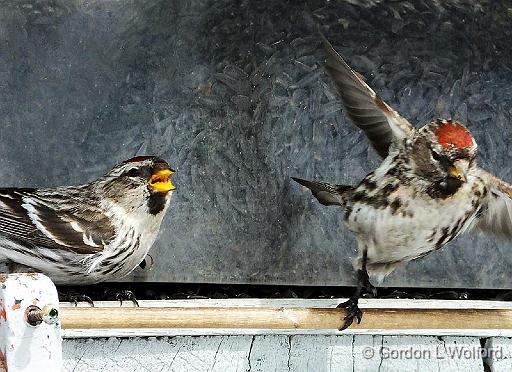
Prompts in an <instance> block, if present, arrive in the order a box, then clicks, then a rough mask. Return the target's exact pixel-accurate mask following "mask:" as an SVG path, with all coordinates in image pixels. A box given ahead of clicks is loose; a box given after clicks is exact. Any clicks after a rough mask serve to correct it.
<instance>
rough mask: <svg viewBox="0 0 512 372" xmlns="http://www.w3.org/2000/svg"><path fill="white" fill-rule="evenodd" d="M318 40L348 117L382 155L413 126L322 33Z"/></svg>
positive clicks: (412, 129) (410, 130)
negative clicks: (359, 74)
mask: <svg viewBox="0 0 512 372" xmlns="http://www.w3.org/2000/svg"><path fill="white" fill-rule="evenodd" d="M322 39H323V42H324V49H325V53H326V69H327V71H328V72H329V74H330V75H331V77H332V78H333V80H334V82H335V83H336V87H337V89H338V92H339V94H340V95H341V99H342V100H343V104H344V106H345V110H346V112H347V114H348V116H349V117H350V118H351V119H352V121H353V122H354V124H355V125H356V126H358V127H359V128H361V129H362V130H363V131H364V132H365V134H366V136H367V137H368V139H369V140H370V142H371V144H372V146H373V148H374V149H375V150H376V151H377V153H378V154H379V155H380V156H382V157H384V158H385V157H386V156H387V155H388V150H389V146H390V144H391V143H392V142H393V140H394V139H395V138H405V137H409V136H410V135H411V133H412V132H413V131H414V127H413V126H412V125H411V124H410V123H409V122H408V121H407V120H406V119H405V118H403V117H401V116H400V115H399V114H398V113H397V112H396V111H394V110H393V109H392V108H391V107H390V106H389V105H388V104H386V102H384V101H383V100H382V99H381V98H380V97H379V96H378V95H377V94H376V93H375V92H374V91H373V89H372V88H370V87H369V86H368V85H367V84H366V83H365V82H364V81H363V80H362V79H361V78H360V77H359V76H358V74H357V73H356V72H355V71H354V70H352V68H351V67H350V66H349V65H348V64H347V63H346V62H345V60H344V59H343V58H342V57H341V55H340V54H338V52H336V51H335V50H334V48H333V47H332V45H331V44H330V43H329V42H328V41H327V39H326V38H325V37H324V36H323V35H322Z"/></svg>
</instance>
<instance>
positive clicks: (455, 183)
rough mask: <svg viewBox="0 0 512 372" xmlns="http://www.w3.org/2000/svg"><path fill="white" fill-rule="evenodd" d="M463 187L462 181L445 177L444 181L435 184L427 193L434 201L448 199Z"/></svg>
mask: <svg viewBox="0 0 512 372" xmlns="http://www.w3.org/2000/svg"><path fill="white" fill-rule="evenodd" d="M461 186H462V181H461V180H459V179H458V178H454V177H450V176H448V177H445V178H444V179H443V180H441V181H438V182H436V183H434V184H433V185H432V186H431V187H430V188H429V189H428V190H427V193H428V194H429V195H430V196H431V197H432V198H434V199H446V198H447V197H449V196H452V195H453V194H455V193H456V192H457V190H458V189H459V188H460V187H461Z"/></svg>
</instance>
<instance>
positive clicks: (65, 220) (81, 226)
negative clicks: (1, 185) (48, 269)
mask: <svg viewBox="0 0 512 372" xmlns="http://www.w3.org/2000/svg"><path fill="white" fill-rule="evenodd" d="M56 201H57V200H55V196H53V198H52V200H51V202H50V201H49V200H46V199H45V197H44V196H43V195H38V194H37V190H33V189H14V188H9V189H0V235H3V236H5V237H6V238H8V239H11V240H13V241H17V242H18V243H20V244H23V245H26V246H29V247H44V248H50V249H64V250H68V251H73V252H76V253H82V254H88V253H96V252H100V251H102V250H103V248H104V247H105V245H108V243H109V242H110V241H111V240H112V239H114V238H115V232H114V229H113V227H112V226H111V224H110V223H109V220H108V218H107V217H106V216H102V215H99V216H98V214H97V213H96V215H94V216H93V215H92V214H91V218H88V217H87V213H77V211H76V207H74V210H71V209H72V208H71V207H69V200H65V199H63V200H61V203H56ZM79 208H82V209H83V211H84V212H86V211H87V206H79Z"/></svg>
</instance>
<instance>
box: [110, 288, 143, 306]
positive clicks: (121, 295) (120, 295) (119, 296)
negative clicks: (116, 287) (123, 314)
mask: <svg viewBox="0 0 512 372" xmlns="http://www.w3.org/2000/svg"><path fill="white" fill-rule="evenodd" d="M116 300H118V301H119V302H120V303H121V304H120V306H123V301H131V302H133V304H134V305H135V307H139V302H138V301H137V297H135V294H134V293H133V292H132V291H130V290H128V289H125V290H123V291H119V292H117V293H116Z"/></svg>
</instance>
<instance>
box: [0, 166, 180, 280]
mask: <svg viewBox="0 0 512 372" xmlns="http://www.w3.org/2000/svg"><path fill="white" fill-rule="evenodd" d="M173 172H174V171H173V170H171V169H170V167H169V165H168V164H167V162H165V161H164V160H162V159H160V158H158V157H155V156H140V157H136V158H132V159H130V160H127V161H125V162H123V163H122V164H119V165H117V166H116V167H114V168H113V169H112V170H111V171H110V172H109V173H107V174H106V175H105V176H103V177H101V178H100V179H98V180H96V181H93V182H91V183H89V184H86V185H80V186H62V187H55V188H47V189H26V188H25V189H20V188H1V189H0V260H1V261H10V262H13V263H15V264H19V265H24V266H28V267H30V268H33V269H34V270H36V271H39V272H43V273H45V274H47V275H48V276H49V277H50V278H52V279H53V281H54V282H55V283H57V284H91V283H97V282H101V281H105V280H113V279H118V278H122V277H123V276H125V275H127V274H129V273H130V272H131V271H132V270H133V269H134V268H135V267H137V265H139V264H140V263H141V261H142V260H143V259H144V257H145V256H146V254H147V252H148V250H149V249H150V248H151V246H152V245H153V242H154V241H155V239H156V237H157V234H158V231H159V229H160V223H161V222H162V219H163V217H164V215H165V212H166V210H167V208H168V206H169V201H170V199H171V195H172V192H173V190H174V188H175V187H174V185H172V183H171V182H170V180H169V178H170V177H171V175H172V174H173ZM14 266H16V265H14Z"/></svg>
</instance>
